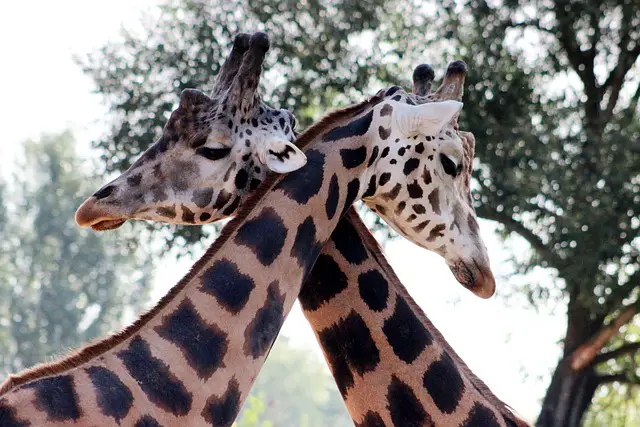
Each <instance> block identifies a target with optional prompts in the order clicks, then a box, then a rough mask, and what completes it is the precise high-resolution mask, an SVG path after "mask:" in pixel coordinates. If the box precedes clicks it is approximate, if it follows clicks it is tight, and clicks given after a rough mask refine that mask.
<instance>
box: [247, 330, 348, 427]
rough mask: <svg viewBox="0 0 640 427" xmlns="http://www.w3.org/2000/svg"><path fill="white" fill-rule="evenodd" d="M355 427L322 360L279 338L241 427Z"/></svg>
mask: <svg viewBox="0 0 640 427" xmlns="http://www.w3.org/2000/svg"><path fill="white" fill-rule="evenodd" d="M244 426H246V427H249V426H251V427H270V426H299V427H324V426H334V427H348V426H353V421H351V418H350V417H349V415H348V413H347V411H346V408H345V406H344V402H343V401H342V398H341V397H340V393H339V392H338V389H337V387H336V384H335V382H334V381H333V378H332V377H331V376H330V375H329V374H328V370H327V369H326V367H325V366H323V362H321V361H320V360H319V358H318V357H316V356H314V355H312V354H311V353H310V352H309V351H308V350H304V349H299V348H296V347H295V346H293V345H292V344H291V343H290V342H289V340H288V339H287V338H286V337H285V336H282V335H281V336H279V337H278V340H277V341H276V343H275V344H274V346H273V348H272V349H271V352H270V353H269V358H268V359H267V361H266V363H265V365H264V367H263V368H262V370H261V371H260V375H258V378H257V379H256V382H255V385H254V386H253V388H252V389H251V395H250V396H249V398H248V399H247V402H246V403H245V405H244V407H243V410H242V412H241V413H240V415H239V416H238V427H244Z"/></svg>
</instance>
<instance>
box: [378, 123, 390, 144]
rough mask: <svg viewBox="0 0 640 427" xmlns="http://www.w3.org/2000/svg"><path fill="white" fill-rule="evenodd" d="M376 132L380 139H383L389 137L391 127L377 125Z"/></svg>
mask: <svg viewBox="0 0 640 427" xmlns="http://www.w3.org/2000/svg"><path fill="white" fill-rule="evenodd" d="M378 134H379V135H380V139H382V140H383V141H384V140H385V139H387V138H389V135H391V128H384V127H383V126H378Z"/></svg>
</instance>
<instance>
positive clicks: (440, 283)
mask: <svg viewBox="0 0 640 427" xmlns="http://www.w3.org/2000/svg"><path fill="white" fill-rule="evenodd" d="M155 3H156V0H138V1H136V2H132V1H130V0H111V1H109V2H93V1H86V0H84V1H82V0H57V1H55V2H51V1H44V0H42V1H28V0H25V1H21V2H2V3H0V52H2V66H0V82H2V84H3V90H2V93H4V95H5V96H4V98H3V100H2V102H0V126H1V128H2V131H3V136H2V139H0V173H2V174H3V175H5V176H6V175H7V171H8V170H9V169H10V163H11V159H12V156H13V155H14V154H15V153H16V151H17V148H19V147H20V144H21V142H22V141H24V140H25V139H26V138H30V137H38V136H39V135H40V134H41V133H43V132H45V133H53V132H59V131H61V130H64V129H67V128H71V129H72V130H73V131H74V132H75V134H76V137H77V139H78V141H79V144H80V146H81V148H82V151H83V152H87V153H88V152H89V146H90V141H91V138H92V137H93V136H95V135H98V134H100V132H101V131H102V130H103V129H104V128H103V127H101V123H102V122H101V118H102V117H103V116H104V113H105V111H106V109H105V107H104V106H103V105H102V104H101V103H100V97H99V96H97V95H94V94H92V93H91V91H92V89H93V88H92V84H91V81H90V80H89V79H88V78H86V77H85V76H84V75H83V74H82V72H81V70H80V69H79V67H78V66H77V65H75V63H74V62H73V60H72V55H73V54H83V53H87V52H90V51H92V50H93V49H96V48H98V47H100V46H101V45H103V44H104V43H105V42H106V41H107V40H109V39H114V38H117V36H118V33H119V30H120V28H121V26H122V25H123V24H124V25H126V26H130V25H135V23H136V22H137V20H138V18H139V16H140V11H141V10H143V9H145V8H146V7H149V6H150V5H153V4H155ZM246 30H247V31H250V30H251V29H246ZM434 65H435V66H437V67H444V66H445V64H434ZM481 229H482V233H483V236H484V239H485V242H486V243H487V245H488V248H489V252H490V257H491V261H492V266H493V268H494V272H495V274H496V276H497V277H498V278H499V279H498V291H497V293H498V295H497V297H494V298H492V299H490V300H481V299H479V298H477V297H475V296H473V295H472V294H471V293H470V292H468V291H466V290H465V289H463V288H462V286H460V285H459V284H458V283H457V282H456V281H455V280H454V279H453V277H452V275H451V273H450V272H449V270H448V268H447V267H446V266H445V264H444V262H443V261H442V260H441V259H440V258H439V257H438V256H436V255H434V254H432V253H428V252H426V251H425V250H423V249H420V248H418V247H416V246H414V245H412V244H411V243H408V242H407V241H405V240H402V239H398V240H397V241H393V242H391V243H390V244H389V245H387V247H386V254H387V257H388V258H389V261H390V263H391V265H392V266H393V268H394V269H395V271H396V272H397V274H398V276H399V277H400V279H401V280H402V282H403V283H404V284H405V285H406V287H407V288H408V290H409V292H410V293H411V295H412V296H413V297H414V299H415V300H416V301H417V303H418V304H420V306H421V307H422V308H423V309H424V311H425V312H426V314H427V315H428V316H429V318H430V319H431V320H432V321H433V323H434V324H435V325H436V326H437V327H438V328H439V329H440V330H441V332H442V333H443V334H444V336H445V337H446V338H447V340H448V341H449V343H450V344H451V345H452V346H453V348H454V349H455V350H456V351H457V352H458V354H459V355H460V356H461V357H462V358H463V359H464V360H465V361H466V362H467V364H468V365H469V366H470V367H471V369H472V370H473V371H474V372H475V373H476V374H477V375H478V376H479V377H480V378H481V379H483V380H484V381H485V382H486V383H487V384H488V385H489V387H490V388H491V389H492V390H493V391H494V392H495V393H496V394H497V395H498V396H499V397H501V398H502V399H504V400H505V401H506V402H507V403H509V404H510V405H512V406H513V407H514V408H515V409H516V410H518V411H520V413H521V414H522V415H523V416H525V417H526V418H528V419H530V420H533V419H535V416H536V415H537V412H538V409H539V405H540V402H539V401H540V399H541V397H542V395H543V393H544V390H545V388H546V386H547V384H548V381H549V376H550V372H551V369H552V368H553V367H554V366H555V362H556V360H557V358H558V356H559V348H558V346H557V343H558V340H559V339H560V338H561V337H562V332H563V330H564V328H565V324H564V313H563V312H562V311H561V312H559V313H558V314H557V315H550V314H546V313H536V311H535V310H533V309H532V308H530V307H526V306H525V307H524V308H523V306H522V304H518V305H515V306H510V304H509V303H508V302H506V301H505V299H504V298H501V295H502V296H504V295H505V294H506V293H508V291H509V289H508V288H509V286H510V285H512V283H511V282H510V281H506V280H504V276H506V275H508V273H509V271H510V270H509V267H508V264H507V262H506V259H507V258H508V257H509V256H510V254H512V253H513V252H514V251H515V252H522V251H523V250H526V247H525V246H524V245H523V244H522V243H520V242H517V241H516V242H511V245H510V246H509V247H507V246H506V245H505V244H504V243H503V242H501V241H500V240H499V239H498V238H497V237H496V235H495V234H494V232H493V225H492V224H491V223H488V222H481ZM189 265H190V261H189V260H182V261H180V262H176V261H175V260H173V259H171V260H166V261H165V262H163V263H162V267H161V268H160V269H159V270H158V272H157V274H156V277H159V278H161V279H159V280H156V281H157V285H156V288H155V295H156V296H159V295H161V294H162V293H164V292H165V291H166V289H168V288H169V287H170V286H172V285H173V284H174V283H176V282H177V280H178V279H180V278H181V277H182V275H183V274H185V273H186V271H187V269H188V267H189ZM500 277H503V279H500ZM536 278H537V280H546V281H548V280H551V279H550V277H548V275H546V274H544V273H541V274H539V275H538V276H536ZM283 334H285V335H287V336H289V337H290V338H291V339H292V340H293V342H295V343H297V344H299V345H301V346H307V347H309V348H312V349H313V351H314V352H316V354H318V355H320V350H319V348H318V347H317V344H316V342H315V338H314V337H313V334H312V332H311V329H310V328H309V326H308V324H307V323H306V321H305V320H304V317H303V316H302V313H301V311H300V309H299V307H298V306H297V305H296V307H295V308H294V311H293V312H292V313H291V314H290V316H289V318H288V319H287V321H286V322H285V325H284V327H283Z"/></svg>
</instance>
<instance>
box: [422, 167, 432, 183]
mask: <svg viewBox="0 0 640 427" xmlns="http://www.w3.org/2000/svg"><path fill="white" fill-rule="evenodd" d="M422 180H423V181H424V183H425V184H427V185H429V184H431V172H429V169H427V168H426V167H425V168H424V170H423V171H422Z"/></svg>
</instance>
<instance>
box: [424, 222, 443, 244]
mask: <svg viewBox="0 0 640 427" xmlns="http://www.w3.org/2000/svg"><path fill="white" fill-rule="evenodd" d="M445 228H447V226H446V225H444V224H438V225H436V226H435V227H433V228H432V229H431V231H430V232H429V237H427V241H428V242H433V241H434V240H436V239H437V238H438V237H442V236H444V234H443V233H442V231H444V229H445Z"/></svg>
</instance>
